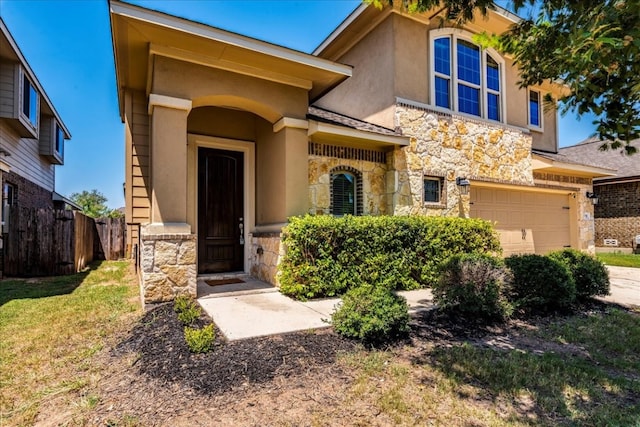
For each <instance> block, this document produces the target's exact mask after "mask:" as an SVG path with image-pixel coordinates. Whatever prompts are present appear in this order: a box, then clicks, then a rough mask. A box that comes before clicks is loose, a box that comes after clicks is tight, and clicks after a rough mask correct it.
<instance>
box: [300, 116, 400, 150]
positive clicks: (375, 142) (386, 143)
mask: <svg viewBox="0 0 640 427" xmlns="http://www.w3.org/2000/svg"><path fill="white" fill-rule="evenodd" d="M307 135H308V136H309V138H310V139H311V140H322V141H323V142H331V141H332V140H333V141H336V140H340V141H343V142H346V143H352V144H353V145H354V146H359V147H369V148H387V149H388V148H393V147H406V146H407V145H409V143H410V139H409V137H407V136H400V135H397V136H396V135H383V134H379V133H375V132H367V131H364V130H360V129H354V128H350V127H346V126H340V125H334V124H329V123H324V122H320V121H317V120H313V119H310V120H309V130H308V132H307ZM350 145H351V144H350Z"/></svg>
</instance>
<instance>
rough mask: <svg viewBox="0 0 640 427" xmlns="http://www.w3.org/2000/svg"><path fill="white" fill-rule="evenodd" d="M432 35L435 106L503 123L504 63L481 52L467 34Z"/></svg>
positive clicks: (437, 32)
mask: <svg viewBox="0 0 640 427" xmlns="http://www.w3.org/2000/svg"><path fill="white" fill-rule="evenodd" d="M431 34H432V40H433V43H432V48H433V49H432V63H433V79H432V80H431V84H432V102H433V103H434V104H435V105H436V106H438V107H442V108H447V109H450V110H454V111H459V112H461V113H466V114H470V115H473V116H478V117H483V118H486V119H490V120H495V121H504V118H503V111H504V108H503V103H504V99H503V98H504V97H503V95H502V94H503V89H502V78H503V73H504V62H503V61H502V59H501V58H500V57H499V56H498V55H497V54H494V53H490V52H489V51H488V50H482V49H481V48H480V46H478V45H476V44H474V43H473V42H471V40H470V37H468V36H467V35H466V33H463V32H460V31H458V32H454V30H452V29H438V30H433V31H432V32H431Z"/></svg>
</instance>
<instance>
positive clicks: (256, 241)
mask: <svg viewBox="0 0 640 427" xmlns="http://www.w3.org/2000/svg"><path fill="white" fill-rule="evenodd" d="M249 238H250V239H251V257H250V262H251V276H253V277H255V278H256V279H259V280H262V281H263V282H267V283H271V284H272V285H273V286H279V283H278V276H277V273H278V264H279V263H280V259H281V257H282V256H283V255H284V252H283V251H284V248H283V247H282V245H281V243H280V242H281V234H280V233H279V232H273V233H254V234H252V235H251V236H250V237H249Z"/></svg>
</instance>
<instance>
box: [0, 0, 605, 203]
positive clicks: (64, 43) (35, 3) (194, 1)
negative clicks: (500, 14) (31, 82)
mask: <svg viewBox="0 0 640 427" xmlns="http://www.w3.org/2000/svg"><path fill="white" fill-rule="evenodd" d="M130 3H134V4H138V5H141V6H144V7H148V8H151V9H156V10H160V11H163V12H167V13H170V14H172V15H177V16H181V17H184V18H187V19H192V20H196V21H199V22H203V23H206V24H209V25H213V26H216V27H219V28H223V29H225V30H230V31H234V32H237V33H241V34H244V35H247V36H250V37H255V38H258V39H261V40H265V41H268V42H272V43H276V44H279V45H282V46H286V47H290V48H293V49H296V50H300V51H303V52H311V51H312V50H313V49H314V48H315V47H317V46H318V45H319V44H320V43H321V42H322V41H323V40H324V38H325V37H326V36H327V35H329V33H330V32H331V31H332V30H333V29H334V28H335V27H337V26H338V25H339V24H340V23H341V22H342V20H343V19H344V18H346V17H347V15H348V14H349V13H350V12H351V11H352V10H353V9H354V8H355V7H356V6H357V5H358V4H359V0H301V1H296V0H287V1H266V0H264V1H259V0H254V1H240V0H215V1H213V0H182V1H173V0H155V1H143V0H131V1H130ZM0 14H1V15H2V19H3V20H4V21H5V23H6V24H7V27H8V28H9V31H11V33H12V35H13V37H14V38H15V40H16V42H17V43H18V45H19V46H20V49H21V50H22V53H23V54H24V56H25V57H26V58H27V61H28V62H29V64H30V65H31V68H32V69H33V70H34V72H35V73H36V75H37V76H38V79H39V80H40V83H42V85H43V87H44V89H45V91H46V92H47V94H48V95H49V98H50V99H51V100H52V102H53V104H54V105H55V107H56V109H57V110H58V112H59V113H60V115H61V116H62V119H63V120H64V122H65V124H66V125H67V127H68V128H69V129H70V131H71V133H72V136H73V138H72V139H71V140H70V141H67V143H66V146H65V164H64V166H56V191H57V192H58V193H61V194H63V195H66V196H68V195H70V194H71V193H74V192H80V191H82V190H91V189H94V188H95V189H97V190H98V191H100V192H102V193H103V194H104V195H105V196H106V197H107V199H108V201H109V202H108V204H109V206H110V207H111V208H117V207H120V206H123V205H124V197H123V191H122V183H123V182H124V130H123V126H122V123H121V121H120V117H119V115H118V105H117V97H116V83H115V72H114V65H113V53H112V45H111V32H110V27H109V13H108V6H107V1H106V0H0ZM593 129H594V128H593V125H592V124H591V120H590V119H587V118H583V119H582V120H581V121H577V120H576V119H575V117H573V116H570V115H567V116H566V117H563V118H561V124H560V144H561V145H562V146H566V145H573V144H575V143H578V142H580V141H582V140H583V139H585V138H586V137H588V136H589V135H591V133H593Z"/></svg>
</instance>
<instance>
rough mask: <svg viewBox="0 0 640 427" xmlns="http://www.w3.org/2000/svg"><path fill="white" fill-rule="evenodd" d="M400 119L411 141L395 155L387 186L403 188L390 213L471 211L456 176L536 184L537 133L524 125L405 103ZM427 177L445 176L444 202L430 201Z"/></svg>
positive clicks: (399, 108)
mask: <svg viewBox="0 0 640 427" xmlns="http://www.w3.org/2000/svg"><path fill="white" fill-rule="evenodd" d="M396 123H397V126H398V127H400V128H401V129H402V133H403V134H404V135H407V136H411V144H410V146H409V147H406V148H402V149H396V150H395V151H394V152H393V156H390V159H391V160H390V165H389V166H390V168H389V173H388V177H387V185H388V186H389V185H392V186H393V187H395V188H397V191H396V192H395V194H394V195H393V198H392V200H389V201H388V202H389V207H388V212H389V213H392V214H395V215H409V214H411V215H416V214H421V215H446V216H458V215H460V216H467V215H468V212H469V200H468V196H463V199H462V202H461V198H460V197H459V193H458V190H457V188H456V184H455V180H456V177H466V178H469V179H472V178H473V179H480V180H492V181H496V182H505V183H511V184H522V185H533V176H532V173H531V137H530V136H528V135H526V134H524V133H523V132H521V131H519V130H514V129H511V128H507V127H503V126H499V125H489V124H487V123H486V122H482V121H472V120H466V119H463V118H459V117H456V116H450V117H445V116H442V115H438V114H437V113H435V112H433V111H429V110H428V109H424V108H417V107H415V106H410V105H401V104H399V105H398V106H397V108H396ZM425 176H434V177H442V178H444V189H443V190H444V197H443V198H444V199H445V200H444V202H443V203H442V204H441V205H439V206H434V205H431V204H425V203H424V201H423V199H424V197H423V194H422V192H423V180H424V178H425Z"/></svg>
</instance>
